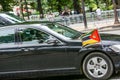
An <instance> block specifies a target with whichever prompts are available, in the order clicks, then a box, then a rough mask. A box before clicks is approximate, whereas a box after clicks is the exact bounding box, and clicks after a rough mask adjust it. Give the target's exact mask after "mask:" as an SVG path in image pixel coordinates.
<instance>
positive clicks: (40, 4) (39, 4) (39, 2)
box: [37, 0, 44, 18]
mask: <svg viewBox="0 0 120 80" xmlns="http://www.w3.org/2000/svg"><path fill="white" fill-rule="evenodd" d="M37 4H38V5H37V6H38V7H37V10H38V11H39V14H40V18H43V17H44V14H43V9H42V1H41V0H37Z"/></svg>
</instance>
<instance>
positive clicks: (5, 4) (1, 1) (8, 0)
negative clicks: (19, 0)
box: [0, 0, 15, 11]
mask: <svg viewBox="0 0 120 80" xmlns="http://www.w3.org/2000/svg"><path fill="white" fill-rule="evenodd" d="M14 2H15V1H14V0H0V5H1V6H2V11H10V10H12V5H13V4H14Z"/></svg>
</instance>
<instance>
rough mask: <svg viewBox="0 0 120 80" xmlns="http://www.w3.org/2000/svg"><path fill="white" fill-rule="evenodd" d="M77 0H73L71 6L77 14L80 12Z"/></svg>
mask: <svg viewBox="0 0 120 80" xmlns="http://www.w3.org/2000/svg"><path fill="white" fill-rule="evenodd" d="M79 3H80V2H79V0H73V7H74V11H76V12H77V14H79V13H80V11H81V10H80V9H81V8H80V5H79Z"/></svg>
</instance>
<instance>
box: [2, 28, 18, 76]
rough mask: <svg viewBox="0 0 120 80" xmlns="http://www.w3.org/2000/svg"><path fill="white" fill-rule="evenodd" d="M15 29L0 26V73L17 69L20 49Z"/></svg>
mask: <svg viewBox="0 0 120 80" xmlns="http://www.w3.org/2000/svg"><path fill="white" fill-rule="evenodd" d="M15 31H16V29H15V28H11V27H8V28H7V27H6V28H0V74H3V73H9V72H11V71H14V70H16V69H17V64H19V61H18V59H17V57H18V56H19V52H20V49H18V44H17V36H16V34H15Z"/></svg>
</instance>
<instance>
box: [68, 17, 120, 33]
mask: <svg viewBox="0 0 120 80" xmlns="http://www.w3.org/2000/svg"><path fill="white" fill-rule="evenodd" d="M87 25H88V26H87V29H86V28H85V27H84V23H77V24H71V25H69V27H71V28H73V29H75V30H78V31H89V30H92V29H95V28H98V29H99V31H106V30H107V31H108V30H116V29H120V24H114V19H110V20H101V21H95V22H88V23H87Z"/></svg>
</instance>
